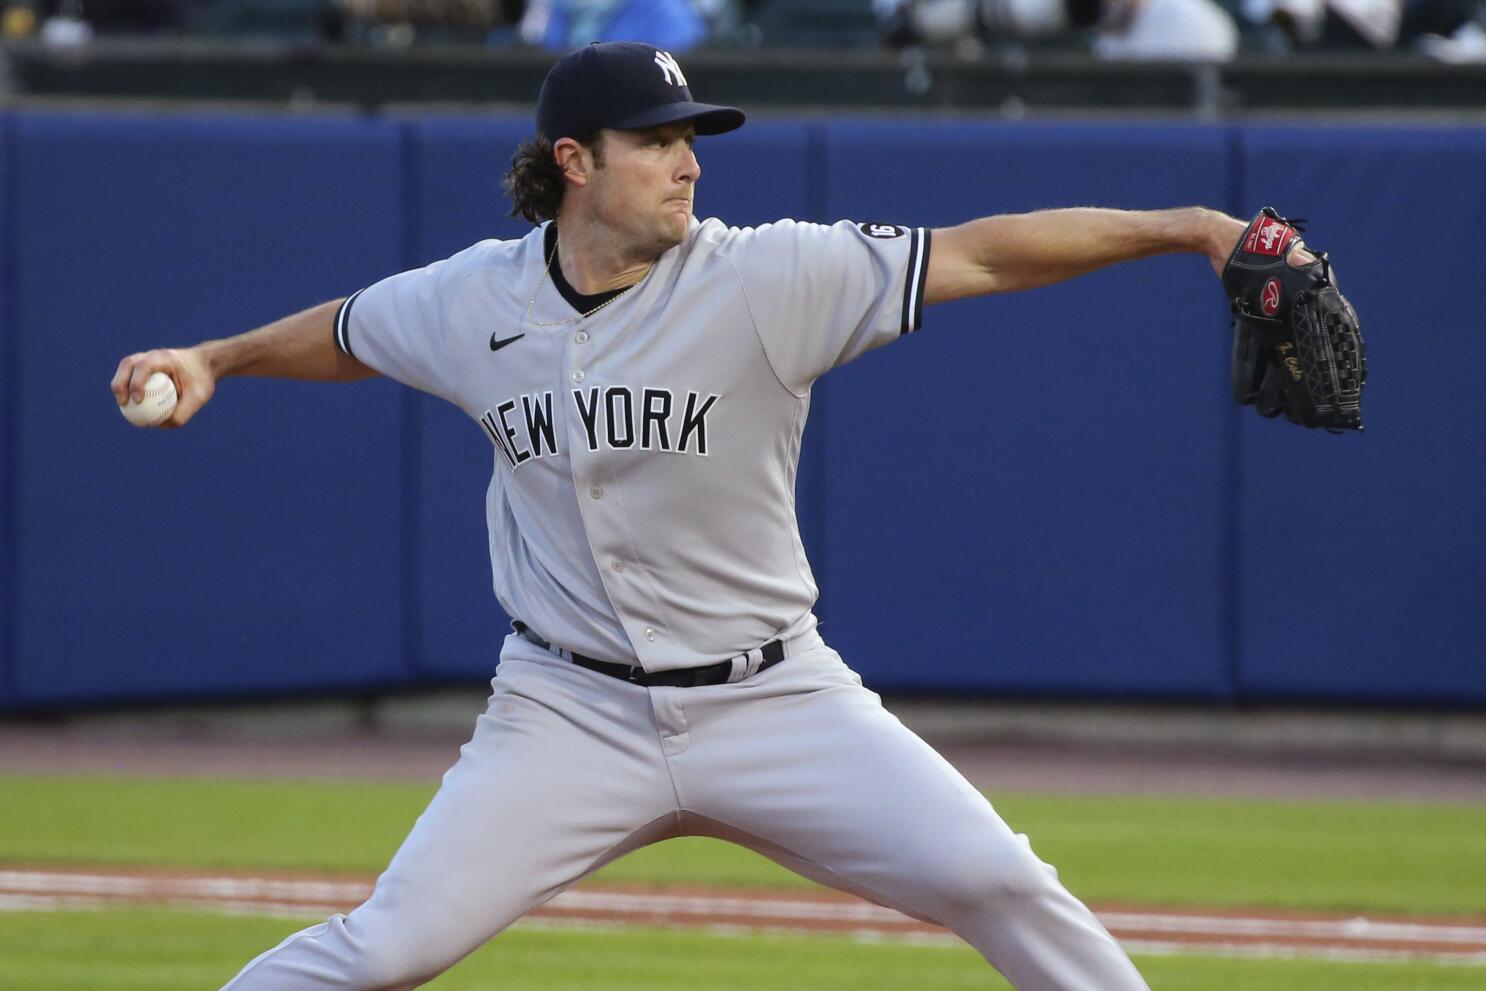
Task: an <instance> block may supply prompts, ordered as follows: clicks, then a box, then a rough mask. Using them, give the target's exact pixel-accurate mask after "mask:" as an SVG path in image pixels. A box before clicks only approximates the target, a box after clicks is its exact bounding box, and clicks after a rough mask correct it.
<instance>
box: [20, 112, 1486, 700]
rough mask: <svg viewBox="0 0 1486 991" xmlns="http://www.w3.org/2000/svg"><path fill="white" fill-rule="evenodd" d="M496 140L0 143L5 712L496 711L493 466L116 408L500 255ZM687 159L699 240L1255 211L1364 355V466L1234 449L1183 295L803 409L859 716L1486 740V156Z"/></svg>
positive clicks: (1009, 321)
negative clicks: (448, 261)
mask: <svg viewBox="0 0 1486 991" xmlns="http://www.w3.org/2000/svg"><path fill="white" fill-rule="evenodd" d="M529 130H530V126H529V123H528V121H527V120H526V119H525V118H509V117H508V118H491V117H478V118H476V117H419V118H415V119H411V120H378V119H365V118H350V117H330V116H322V117H296V116H288V117H283V116H274V117H256V116H204V115H190V114H172V115H152V114H142V113H130V114H109V115H103V114H82V113H76V114H74V113H36V112H23V111H12V112H9V113H8V114H4V115H0V190H3V195H0V247H3V251H4V254H3V256H0V257H3V264H0V299H3V301H4V305H3V306H0V708H7V707H15V706H17V705H21V706H27V705H34V706H45V705H65V704H69V703H73V702H100V701H108V702H113V701H120V700H128V699H179V698H191V697H207V696H212V697H230V696H233V695H238V694H251V693H259V694H261V693H288V692H303V691H314V690H331V689H340V690H355V691H364V690H372V689H375V688H379V687H385V686H390V685H400V684H407V683H413V682H418V681H432V680H441V679H470V678H475V677H482V678H483V677H488V676H489V675H490V673H491V672H492V670H493V668H494V664H495V660H496V654H497V651H498V648H499V641H500V638H501V637H502V635H503V634H504V633H505V630H506V618H505V617H504V616H502V615H501V614H500V610H499V608H498V607H497V606H496V604H495V602H494V599H493V597H492V595H491V593H490V577H489V561H488V554H487V545H486V535H485V528H484V509H483V506H484V501H483V494H484V490H485V486H486V482H487V480H488V477H489V471H490V465H491V453H490V449H489V447H488V442H487V441H486V440H485V439H484V435H483V433H482V432H481V431H480V430H479V429H478V428H477V427H475V426H474V425H472V424H471V423H470V422H469V421H468V419H467V418H466V417H465V416H464V414H463V413H462V412H460V411H459V410H455V409H453V408H452V407H449V406H447V405H445V404H443V403H440V402H438V401H437V400H433V399H431V398H429V397H426V396H421V395H418V394H414V393H412V392H409V391H407V390H403V389H401V388H400V387H398V386H396V385H394V384H392V383H390V382H386V381H376V382H369V383H360V384H356V385H349V386H336V387H331V386H324V385H309V384H297V383H282V382H271V381H266V380H249V379H239V380H233V381H231V382H228V383H225V384H224V385H223V386H222V388H221V391H220V393H219V396H218V398H217V399H216V400H215V401H214V402H213V403H212V404H211V405H210V406H209V407H208V408H207V409H206V411H205V412H204V413H203V414H202V415H201V417H200V418H199V419H198V420H197V421H196V422H195V423H193V424H191V425H190V426H189V427H188V428H187V429H186V430H183V431H177V432H160V431H138V430H134V429H133V428H130V427H128V426H127V425H126V424H125V423H124V422H123V420H122V419H121V418H120V417H119V415H118V413H117V412H116V410H115V409H114V408H113V403H112V400H111V398H110V397H109V394H108V392H107V382H108V379H109V376H110V375H111V374H112V372H113V369H114V367H115V365H116V363H117V361H118V359H119V358H120V357H121V356H122V355H124V354H125V353H127V352H129V351H131V350H135V349H138V348H143V347H148V346H158V345H169V344H189V343H193V342H195V341H197V340H200V339H203V338H206V337H213V336H225V335H227V334H230V333H234V332H237V331H239V330H242V329H246V328H249V327H252V326H254V325H257V324H260V323H263V322H266V321H268V320H271V319H273V318H274V317H277V316H280V315H282V314H284V313H287V312H292V311H294V310H297V309H299V308H302V307H304V306H308V305H312V304H314V303H317V302H320V301H322V300H324V299H327V298H332V297H336V296H340V295H344V294H346V293H348V292H350V291H352V290H354V289H356V288H358V287H360V286H363V285H366V284H369V283H371V282H373V281H375V280H377V279H379V278H381V277H383V276H385V275H388V274H390V273H392V272H396V271H399V270H402V269H405V268H409V267H413V266H415V265H421V264H424V263H426V262H428V261H430V260H433V259H435V258H438V257H443V256H445V255H447V254H449V253H450V252H452V251H455V250H458V249H459V248H461V247H463V246H465V245H466V244H468V243H470V242H472V241H474V240H476V239H478V238H481V237H491V236H494V237H513V236H520V235H521V234H522V233H524V232H525V230H526V229H527V227H526V225H525V224H524V223H523V222H521V221H516V220H512V219H510V218H507V217H506V216H505V213H506V210H507V209H508V207H507V204H506V201H505V198H504V194H503V192H502V190H501V177H502V175H503V174H504V172H505V170H506V168H507V166H508V164H509V161H510V156H511V152H512V150H513V149H514V147H515V145H516V143H517V142H518V141H519V140H520V139H521V138H523V137H525V136H526V135H527V134H528V133H529ZM698 155H699V157H700V159H701V162H702V167H703V176H702V180H701V183H700V186H699V195H698V209H699V212H700V213H701V215H702V216H708V215H717V216H720V217H722V218H723V219H724V220H726V221H728V222H729V223H734V224H756V223H760V222H765V221H768V220H773V219H776V218H778V217H781V216H794V217H800V218H807V219H816V220H826V221H829V220H833V219H837V218H839V217H853V218H855V219H859V220H885V221H890V222H896V223H903V224H914V225H928V226H936V225H941V226H942V225H950V224H953V223H957V222H959V221H962V220H964V219H967V218H969V217H972V216H978V215H984V214H990V213H997V212H1005V211H1019V210H1029V209H1038V208H1045V207H1054V206H1066V205H1079V204H1097V205H1112V206H1128V207H1145V208H1155V207H1163V206H1170V205H1173V204H1182V203H1209V204H1213V205H1217V206H1223V207H1226V208H1227V209H1229V210H1231V211H1237V212H1241V213H1247V212H1249V211H1252V210H1253V209H1255V208H1256V207H1258V206H1259V205H1261V204H1263V203H1273V204H1274V205H1276V206H1278V207H1279V208H1280V209H1281V210H1294V211H1296V212H1304V213H1306V214H1307V215H1308V216H1309V217H1310V218H1311V227H1312V230H1313V231H1314V232H1315V236H1316V239H1317V242H1318V244H1319V245H1320V246H1322V247H1325V248H1328V249H1330V250H1331V251H1332V252H1333V253H1334V254H1335V255H1336V256H1337V257H1338V258H1339V259H1340V260H1341V283H1342V285H1343V287H1344V288H1345V289H1346V290H1347V291H1348V293H1349V295H1350V296H1351V297H1352V298H1353V299H1354V301H1355V302H1356V303H1357V305H1358V308H1359V309H1360V311H1361V313H1362V316H1363V321H1364V330H1365V332H1366V334H1367V337H1368V341H1369V346H1370V351H1371V355H1370V357H1371V359H1372V369H1373V380H1372V381H1371V382H1370V383H1369V385H1368V390H1367V403H1366V415H1367V419H1368V430H1367V432H1366V433H1365V434H1363V435H1361V436H1347V437H1339V438H1338V437H1328V436H1325V435H1318V434H1315V433H1313V432H1307V431H1303V430H1300V429H1299V428H1295V427H1291V426H1289V425H1287V424H1283V423H1269V422H1264V421H1261V420H1259V419H1258V418H1257V417H1255V416H1254V415H1253V414H1252V413H1251V412H1249V411H1246V410H1243V411H1241V410H1238V409H1237V408H1235V407H1233V406H1232V404H1231V403H1230V401H1229V400H1228V398H1227V375H1228V347H1229V340H1230V337H1229V333H1228V329H1227V315H1226V314H1225V313H1224V311H1223V305H1222V301H1221V293H1220V292H1219V290H1218V287H1217V283H1216V280H1214V279H1213V277H1212V274H1211V272H1210V271H1209V270H1208V268H1207V266H1206V265H1205V263H1204V262H1203V261H1202V260H1201V259H1198V258H1193V257H1190V256H1189V257H1181V258H1168V259H1155V260H1148V261H1144V262H1139V263H1136V264H1132V265H1128V266H1122V267H1120V268H1118V269H1116V270H1112V271H1108V272H1101V273H1097V274H1095V275H1092V276H1087V277H1084V278H1082V279H1079V280H1076V281H1074V282H1073V283H1071V284H1068V285H1065V286H1057V287H1051V288H1048V289H1043V290H1036V291H1033V292H1030V293H1023V294H1013V295H1008V296H1002V297H996V298H992V299H984V300H977V301H972V302H966V303H957V304H950V305H946V306H939V307H933V308H930V309H929V310H928V311H927V313H926V320H925V323H926V326H925V329H924V330H923V331H922V332H920V333H919V334H918V335H915V336H914V337H913V338H911V339H908V340H905V341H902V342H899V343H896V344H894V345H892V346H891V347H890V348H886V349H884V350H883V351H882V352H879V353H874V354H871V355H867V356H866V357H864V358H863V359H861V360H859V361H858V362H856V363H854V364H853V365H851V366H849V367H846V368H843V369H840V370H838V371H835V372H833V373H831V374H830V375H828V376H827V377H826V378H825V379H823V380H822V381H821V382H820V383H819V384H818V385H817V387H816V391H815V395H814V403H813V405H814V410H813V412H812V416H811V426H810V430H809V434H808V435H807V441H806V445H805V450H804V459H803V463H802V466H801V480H800V485H799V503H800V515H801V520H802V524H803V529H804V531H805V539H806V545H807V548H808V549H809V551H810V554H811V559H812V562H813V563H814V565H815V568H816V573H817V576H818V577H819V578H820V581H821V588H822V594H823V599H822V602H821V608H820V612H821V615H822V616H823V618H824V619H825V620H826V624H825V626H824V628H823V632H824V634H825V636H826V638H827V639H828V640H829V641H830V642H832V643H833V644H834V645H836V646H837V647H839V648H840V649H841V650H842V652H843V654H844V655H845V656H846V658H847V660H848V661H849V662H850V663H851V664H852V665H853V666H855V667H857V668H858V669H859V670H861V671H862V672H863V674H864V675H865V676H866V678H867V679H868V682H869V684H871V685H873V686H875V687H879V688H884V689H894V690H917V691H949V690H967V691H970V692H979V693H1035V694H1053V695H1060V694H1061V695H1084V696H1115V697H1119V696H1131V697H1133V696H1141V697H1190V698H1210V699H1229V698H1237V699H1242V700H1261V699H1323V700H1364V701H1376V702H1414V703H1439V702H1444V703H1457V704H1481V703H1482V702H1486V665H1482V664H1481V644H1482V643H1483V642H1486V618H1483V613H1482V611H1481V610H1480V609H1479V608H1477V603H1476V599H1477V598H1478V595H1477V592H1478V590H1479V589H1481V588H1483V587H1486V528H1483V527H1481V526H1480V525H1479V524H1478V523H1477V522H1476V515H1477V514H1476V513H1475V512H1474V510H1475V503H1476V502H1478V501H1479V500H1478V499H1477V498H1476V496H1477V494H1478V493H1479V492H1481V491H1482V490H1483V489H1486V460H1483V459H1482V458H1481V456H1480V452H1481V451H1483V450H1486V436H1482V434H1483V433H1486V428H1482V427H1479V426H1474V425H1472V424H1471V423H1470V422H1468V418H1466V419H1464V420H1462V419H1461V418H1459V417H1456V418H1453V420H1452V421H1451V422H1450V423H1449V426H1448V427H1442V426H1440V424H1441V423H1443V422H1445V417H1444V416H1443V415H1442V414H1439V413H1436V412H1435V411H1434V409H1433V407H1434V406H1438V405H1441V404H1442V403H1443V402H1444V401H1445V400H1444V399H1443V398H1442V397H1452V398H1453V397H1458V396H1469V395H1471V394H1472V391H1471V390H1472V386H1473V385H1474V383H1473V381H1472V380H1471V379H1470V378H1469V374H1470V370H1471V369H1473V368H1475V367H1476V366H1477V365H1478V364H1480V363H1481V361H1482V359H1483V357H1486V355H1483V354H1482V353H1481V352H1482V351H1483V349H1486V343H1483V338H1482V337H1481V335H1479V334H1477V333H1476V329H1477V324H1478V323H1479V318H1478V315H1477V313H1476V309H1477V307H1476V305H1475V303H1474V300H1473V299H1472V298H1471V295H1470V294H1471V292H1472V290H1473V288H1474V285H1475V282H1476V281H1478V280H1477V279H1476V269H1477V268H1479V265H1477V264H1476V262H1475V259H1476V256H1477V255H1478V254H1479V252H1478V251H1477V250H1476V247H1475V245H1476V241H1477V240H1479V236H1478V232H1479V231H1480V230H1481V229H1482V228H1483V226H1486V187H1483V185H1482V184H1481V183H1480V182H1478V181H1476V179H1477V177H1479V176H1480V175H1482V174H1483V173H1486V129H1482V128H1458V129H1447V128H1433V127H1431V128H1422V127H1421V128H1350V127H1349V128H1331V129H1317V128H1316V127H1314V126H1311V125H1306V126H1304V127H1298V128H1291V127H1286V126H1266V125H1244V126H1238V127H1233V128H1220V127H1211V126H1203V125H1176V126H1173V125H1153V124H1150V125H1141V124H1121V125H1118V126H1107V125H1098V124H1045V125H1007V124H973V123H972V124H967V123H966V122H964V121H956V122H944V123H923V122H903V121H852V122H835V123H809V122H777V123H769V122H762V123H761V122H758V121H754V122H752V123H750V125H749V126H748V127H747V128H745V129H744V130H743V131H740V132H738V133H736V134H731V135H726V136H721V137H717V138H705V139H703V140H702V141H701V142H699V144H698ZM1426 222H1427V225H1428V232H1427V236H1426V235H1425V234H1424V233H1423V231H1424V228H1423V226H1422V225H1423V224H1424V223H1426ZM1397 258H1403V259H1405V260H1406V264H1405V265H1403V266H1402V267H1401V269H1400V268H1399V267H1398V266H1396V263H1395V261H1394V259H1397ZM1396 269H1397V270H1396ZM1405 335H1407V338H1408V340H1409V345H1410V346H1408V347H1403V346H1401V345H1400V343H1399V342H1400V341H1401V340H1403V339H1404V337H1405ZM1455 421H1459V422H1455ZM1300 588H1308V589H1312V590H1313V591H1312V592H1310V593H1308V594H1310V595H1311V596H1312V597H1313V598H1312V599H1310V600H1308V601H1307V603H1306V604H1305V607H1304V608H1303V609H1302V608H1297V600H1296V598H1295V596H1296V595H1297V594H1298V593H1297V591H1296V590H1297V589H1300ZM1314 590H1320V591H1314Z"/></svg>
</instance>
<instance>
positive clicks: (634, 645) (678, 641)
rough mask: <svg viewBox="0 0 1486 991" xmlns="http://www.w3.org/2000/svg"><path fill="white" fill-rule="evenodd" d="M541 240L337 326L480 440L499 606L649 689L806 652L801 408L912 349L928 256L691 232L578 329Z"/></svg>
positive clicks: (925, 237) (875, 229) (481, 246)
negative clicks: (845, 379)
mask: <svg viewBox="0 0 1486 991" xmlns="http://www.w3.org/2000/svg"><path fill="white" fill-rule="evenodd" d="M546 234H547V229H546V227H542V228H537V229H535V230H533V231H532V232H531V233H530V234H529V235H527V236H526V237H524V238H522V239H521V240H519V241H494V240H492V241H482V242H480V243H478V244H476V245H474V246H473V247H471V248H468V249H466V250H465V251H462V252H460V253H459V254H457V255H454V256H453V257H451V258H449V259H447V260H445V261H439V262H435V263H434V264H432V265H430V266H428V267H427V268H423V269H418V270H415V271H411V272H404V273H402V274H401V275H395V276H393V277H391V278H389V279H385V280H383V281H381V282H378V283H376V284H375V285H373V286H370V287H368V288H367V289H365V290H363V291H361V292H359V293H357V294H356V295H354V296H352V297H351V298H350V299H348V300H347V301H346V303H345V304H344V305H343V306H342V308H341V312H340V313H339V315H338V316H337V319H336V341H337V344H338V345H339V347H340V348H341V349H342V350H344V351H345V352H346V353H347V354H350V355H352V356H354V357H355V358H357V359H359V360H360V361H362V362H363V363H365V364H367V365H369V366H371V367H372V368H375V369H376V370H377V371H379V372H382V373H383V374H385V375H388V376H390V377H392V378H394V379H397V380H399V381H401V382H404V383H406V384H408V385H410V386H413V387H414V388H417V389H421V390H423V391H425V392H429V393H432V394H434V395H436V396H440V397H442V398H444V399H447V400H449V401H450V402H452V403H454V404H456V405H458V406H459V407H461V408H462V409H463V410H464V411H465V412H466V413H468V414H469V415H470V417H471V418H472V419H474V420H475V421H477V422H478V423H479V424H480V426H481V427H482V428H483V429H484V431H485V433H486V434H487V436H488V437H489V439H490V441H491V444H492V446H493V447H494V451H495V455H494V460H495V469H494V472H493V474H492V476H491V481H490V488H489V492H488V496H487V500H486V512H487V522H488V525H489V530H490V556H491V562H492V571H493V575H494V585H495V594H496V597H497V599H499V601H500V604H501V606H502V607H503V608H504V609H505V610H506V612H507V613H508V614H509V615H511V616H513V617H518V618H520V619H522V620H523V621H525V622H526V623H528V624H530V626H531V627H532V628H534V629H535V630H537V631H538V632H540V633H541V635H542V636H543V637H545V638H548V639H550V640H552V641H553V642H555V643H558V644H561V645H562V646H564V647H567V648H570V649H572V650H575V651H578V652H579V653H582V654H587V655H590V656H594V657H599V658H604V659H611V660H614V661H618V662H623V663H635V662H636V660H638V663H639V664H641V665H642V666H643V667H645V668H646V669H647V670H650V671H660V670H666V669H671V668H681V667H691V666H696V665H701V664H708V663H712V662H715V661H719V660H723V659H726V658H729V657H733V656H736V655H738V654H740V653H742V652H744V651H747V650H749V649H752V648H755V647H758V646H759V645H760V644H763V643H765V642H767V641H769V640H772V639H775V638H790V637H796V636H799V635H801V634H802V633H805V632H808V631H809V630H810V629H811V628H812V627H813V625H814V622H815V620H814V617H813V615H812V614H811V607H812V605H813V604H814V602H815V599H816V585H815V580H814V577H813V576H812V575H811V571H810V565H809V563H808V562H807V561H806V559H805V551H804V547H803V546H802V544H801V542H800V535H799V529H798V526H797V524H796V520H795V505H794V492H795V472H796V467H797V464H798V461H799V453H800V437H801V433H802V431H803V429H804V426H805V417H806V414H807V412H808V410H809V406H810V387H811V384H812V383H813V382H814V381H815V380H816V378H818V377H819V376H820V375H821V374H822V373H824V372H826V371H827V370H829V369H831V368H833V367H835V366H836V365H839V364H842V363H843V362H846V361H849V360H851V359H852V358H854V357H856V356H857V355H859V354H862V353H863V352H865V351H867V350H868V349H870V348H874V347H878V346H880V345H883V344H886V343H888V342H889V341H893V340H896V339H897V338H898V337H900V336H902V335H905V334H908V333H911V332H912V331H914V330H915V329H917V327H918V326H919V321H920V317H921V309H922V304H923V284H924V278H925V272H926V270H927V267H928V266H927V261H928V253H929V248H930V243H929V242H930V237H929V232H928V231H927V230H925V229H922V228H914V229H907V228H902V227H897V226H892V225H885V224H856V223H852V222H848V221H842V222H840V223H837V224H835V225H832V226H822V225H818V224H808V223H797V222H795V221H792V220H785V221H781V222H779V223H776V224H769V225H765V226H763V227H758V228H741V229H740V228H730V227H727V226H725V225H724V224H722V223H720V222H719V221H717V220H708V221H706V222H703V223H698V222H696V221H695V220H693V221H692V223H691V225H690V231H689V233H688V235H687V237H686V239H685V241H684V242H683V243H681V244H680V245H679V246H677V247H675V248H673V249H672V250H670V251H667V252H665V253H664V254H663V255H662V256H661V257H660V259H659V260H658V261H657V262H656V263H655V265H654V266H653V267H652V268H651V270H650V271H649V273H648V274H647V275H646V276H645V278H644V280H643V281H642V282H641V283H640V284H638V285H637V286H635V287H634V288H633V289H632V290H630V291H629V292H627V293H625V294H623V295H622V296H619V297H617V298H615V299H614V300H613V301H612V302H611V303H609V304H608V305H605V306H604V307H603V308H601V309H599V310H597V311H595V312H593V313H592V314H591V315H590V316H588V317H586V318H582V319H575V318H576V317H577V313H576V312H575V311H574V309H573V307H572V305H571V304H570V303H569V302H568V301H567V300H565V299H564V297H563V296H562V295H561V294H560V293H559V291H558V289H557V288H556V286H555V285H554V281H553V279H552V278H549V277H545V276H544V272H545V270H546V268H547V265H548V258H549V257H550V249H549V248H548V247H547V243H546V242H547V241H550V240H551V239H550V238H549V237H545V235H546ZM538 287H540V288H538ZM533 292H535V293H536V295H535V296H533V295H532V294H533ZM528 317H529V319H528Z"/></svg>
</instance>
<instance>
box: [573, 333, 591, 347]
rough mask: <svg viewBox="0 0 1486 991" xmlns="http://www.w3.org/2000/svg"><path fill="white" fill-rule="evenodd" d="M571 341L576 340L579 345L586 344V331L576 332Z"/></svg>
mask: <svg viewBox="0 0 1486 991" xmlns="http://www.w3.org/2000/svg"><path fill="white" fill-rule="evenodd" d="M573 339H574V340H576V341H577V342H578V343H579V344H587V343H588V331H586V330H580V331H578V333H577V334H575V335H573Z"/></svg>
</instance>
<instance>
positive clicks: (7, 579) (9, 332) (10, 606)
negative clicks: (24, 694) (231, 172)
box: [0, 113, 17, 711]
mask: <svg viewBox="0 0 1486 991" xmlns="http://www.w3.org/2000/svg"><path fill="white" fill-rule="evenodd" d="M11 122H12V117H11V115H10V114H8V113H0V711H4V709H5V708H6V707H7V706H8V705H10V704H11V700H12V697H13V695H14V685H13V675H14V671H13V667H12V662H13V658H12V656H11V655H12V650H13V646H14V645H13V638H12V636H11V632H12V628H13V620H14V616H15V604H14V598H13V594H14V593H13V590H14V588H15V583H16V578H17V576H16V573H15V553H14V551H13V549H12V548H11V530H12V528H13V527H14V526H15V521H16V514H15V509H14V507H13V506H12V505H11V498H12V496H11V481H12V477H13V473H14V467H13V465H12V462H13V461H14V460H15V445H16V436H15V413H14V411H13V409H12V398H11V397H12V395H13V392H12V389H11V384H10V378H11V369H12V368H13V367H14V365H15V350H16V335H15V329H14V326H13V325H14V319H13V314H14V310H15V303H16V297H15V289H16V287H15V284H14V280H13V279H12V277H11V263H12V260H13V251H14V246H15V243H16V241H15V236H14V231H13V226H12V223H11V217H10V195H9V193H10V189H11V183H10V131H11Z"/></svg>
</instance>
